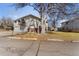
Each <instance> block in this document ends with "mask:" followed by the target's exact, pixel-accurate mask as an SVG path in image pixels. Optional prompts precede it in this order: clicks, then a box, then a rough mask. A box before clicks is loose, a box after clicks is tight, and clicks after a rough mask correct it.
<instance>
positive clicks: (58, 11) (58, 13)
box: [15, 3, 77, 33]
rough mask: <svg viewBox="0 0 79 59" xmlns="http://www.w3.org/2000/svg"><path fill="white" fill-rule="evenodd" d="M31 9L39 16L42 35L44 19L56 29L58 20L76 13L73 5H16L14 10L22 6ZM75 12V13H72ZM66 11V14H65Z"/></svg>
mask: <svg viewBox="0 0 79 59" xmlns="http://www.w3.org/2000/svg"><path fill="white" fill-rule="evenodd" d="M28 5H29V6H31V7H33V8H34V9H35V10H36V11H37V12H38V13H39V15H40V18H41V23H42V24H41V25H42V33H45V21H46V18H47V17H49V18H51V19H52V20H51V21H52V22H53V23H54V27H56V21H57V20H59V19H58V18H61V19H63V18H64V17H67V16H69V15H74V14H76V13H77V9H76V10H75V4H72V3H31V4H30V3H29V4H28V3H18V4H15V6H16V8H22V7H24V6H28ZM69 9H71V10H70V11H72V12H70V11H69ZM74 10H75V11H74ZM67 11H68V12H67Z"/></svg>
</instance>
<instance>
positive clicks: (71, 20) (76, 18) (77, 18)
mask: <svg viewBox="0 0 79 59" xmlns="http://www.w3.org/2000/svg"><path fill="white" fill-rule="evenodd" d="M75 20H79V17H74V18H73V19H70V20H67V21H65V22H62V24H63V23H68V22H74V21H75Z"/></svg>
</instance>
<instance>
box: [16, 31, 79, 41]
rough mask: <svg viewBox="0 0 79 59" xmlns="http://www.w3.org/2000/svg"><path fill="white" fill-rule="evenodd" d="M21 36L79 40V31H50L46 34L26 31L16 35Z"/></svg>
mask: <svg viewBox="0 0 79 59" xmlns="http://www.w3.org/2000/svg"><path fill="white" fill-rule="evenodd" d="M16 37H21V38H37V40H47V39H62V40H65V41H72V40H79V33H73V32H48V33H46V34H37V33H24V34H20V35H16Z"/></svg>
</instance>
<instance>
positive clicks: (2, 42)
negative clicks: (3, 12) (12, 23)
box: [0, 32, 79, 56]
mask: <svg viewBox="0 0 79 59" xmlns="http://www.w3.org/2000/svg"><path fill="white" fill-rule="evenodd" d="M5 33H6V32H5ZM10 34H11V33H8V35H10ZM0 35H1V32H0ZM6 35H7V34H5V35H2V36H0V56H79V43H78V42H73V43H71V42H56V41H32V40H16V39H9V38H7V37H5V36H6Z"/></svg>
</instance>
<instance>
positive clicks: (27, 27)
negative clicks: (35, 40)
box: [14, 15, 47, 33]
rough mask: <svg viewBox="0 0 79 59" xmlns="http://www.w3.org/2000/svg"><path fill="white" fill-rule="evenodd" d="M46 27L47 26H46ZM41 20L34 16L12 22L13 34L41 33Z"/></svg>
mask: <svg viewBox="0 0 79 59" xmlns="http://www.w3.org/2000/svg"><path fill="white" fill-rule="evenodd" d="M46 25H47V24H46ZM41 28H42V27H41V19H40V18H39V17H36V16H34V15H27V16H24V17H21V18H19V19H17V20H15V22H14V31H15V32H37V33H40V32H41ZM46 29H47V28H46Z"/></svg>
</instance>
